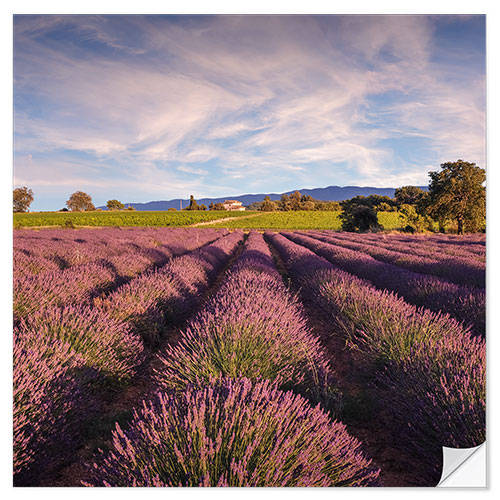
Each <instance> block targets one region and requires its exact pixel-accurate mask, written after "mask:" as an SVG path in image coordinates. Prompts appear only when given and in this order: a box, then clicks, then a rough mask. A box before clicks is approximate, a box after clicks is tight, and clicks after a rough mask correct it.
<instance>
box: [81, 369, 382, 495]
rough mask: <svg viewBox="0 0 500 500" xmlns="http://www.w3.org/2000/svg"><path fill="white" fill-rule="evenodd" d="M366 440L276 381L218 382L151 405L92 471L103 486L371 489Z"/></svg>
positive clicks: (117, 435) (163, 396)
mask: <svg viewBox="0 0 500 500" xmlns="http://www.w3.org/2000/svg"><path fill="white" fill-rule="evenodd" d="M359 448H360V443H359V442H358V441H357V440H356V439H355V438H353V437H351V436H349V434H348V433H347V432H346V429H345V426H344V425H343V424H341V423H338V422H332V421H331V420H330V419H329V418H328V416H327V415H326V414H325V413H324V412H323V411H322V410H321V409H320V408H319V407H316V408H313V407H311V406H310V405H309V404H308V403H307V402H306V400H304V399H303V398H302V397H301V396H298V395H294V394H293V393H292V392H282V391H279V390H277V389H276V388H275V387H274V386H273V385H272V384H271V383H269V382H268V381H265V382H257V383H252V382H251V381H250V380H248V379H236V380H234V379H225V380H224V379H222V380H217V381H212V384H211V385H210V386H207V387H204V388H192V387H189V388H187V389H186V390H185V391H184V392H182V393H178V394H176V395H169V394H168V393H160V394H159V395H158V397H157V399H156V400H154V401H152V402H148V403H144V406H143V408H142V409H141V410H140V411H139V412H135V414H134V419H133V421H132V423H131V424H130V427H129V428H128V429H127V430H125V431H124V430H122V429H121V428H120V426H119V425H118V424H117V426H116V430H115V431H114V433H113V444H112V448H111V450H110V451H109V453H107V454H104V455H103V456H102V458H101V460H100V461H99V463H98V464H94V465H93V467H92V468H91V469H90V475H91V476H92V477H91V479H90V482H89V483H86V484H87V485H95V486H102V485H106V486H131V485H133V486H371V485H376V484H377V477H378V474H379V471H378V470H374V469H373V468H370V460H367V459H366V458H365V457H364V456H363V455H362V453H361V452H360V450H359Z"/></svg>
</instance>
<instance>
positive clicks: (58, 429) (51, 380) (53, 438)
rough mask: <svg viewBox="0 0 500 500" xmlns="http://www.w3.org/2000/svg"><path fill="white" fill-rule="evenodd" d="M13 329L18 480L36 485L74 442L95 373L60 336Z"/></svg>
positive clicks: (75, 441) (15, 460)
mask: <svg viewBox="0 0 500 500" xmlns="http://www.w3.org/2000/svg"><path fill="white" fill-rule="evenodd" d="M33 336H34V338H28V337H27V336H26V335H20V334H19V331H18V330H15V331H14V359H15V364H14V389H13V391H14V392H13V400H14V416H13V420H14V421H13V424H14V484H15V485H19V486H22V485H30V486H33V485H34V484H36V482H37V480H38V479H39V477H40V475H41V474H43V473H47V471H48V470H50V469H51V468H52V467H54V466H55V465H56V464H57V463H58V461H59V460H60V455H61V453H62V452H63V451H64V450H67V449H70V448H71V447H73V446H75V445H76V443H77V442H78V439H79V434H78V430H79V428H80V426H81V425H82V422H83V421H85V419H86V415H88V414H89V409H90V408H91V404H92V395H91V394H90V393H89V387H90V386H91V385H92V383H93V381H94V380H95V374H94V372H93V371H92V370H90V369H88V368H87V367H86V366H85V360H84V358H83V357H82V356H81V355H79V354H77V353H75V352H74V351H73V350H72V348H71V346H70V345H69V344H66V343H64V342H61V341H59V340H47V339H40V338H37V337H36V332H33Z"/></svg>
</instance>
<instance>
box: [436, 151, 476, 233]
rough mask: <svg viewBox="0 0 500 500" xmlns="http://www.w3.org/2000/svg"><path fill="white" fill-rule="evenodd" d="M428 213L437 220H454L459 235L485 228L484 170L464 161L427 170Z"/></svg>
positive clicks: (443, 164)
mask: <svg viewBox="0 0 500 500" xmlns="http://www.w3.org/2000/svg"><path fill="white" fill-rule="evenodd" d="M429 177H430V178H431V182H430V184H429V200H428V213H429V215H431V216H432V217H433V218H435V219H436V220H445V219H453V220H456V222H457V232H458V234H463V233H464V231H470V232H473V231H477V230H479V229H482V228H483V227H484V223H485V217H486V188H485V187H484V186H483V184H484V182H485V180H486V172H485V170H484V169H483V168H481V167H478V166H477V165H476V164H475V163H469V162H466V161H463V160H457V161H456V162H448V163H442V164H441V170H439V171H437V172H429Z"/></svg>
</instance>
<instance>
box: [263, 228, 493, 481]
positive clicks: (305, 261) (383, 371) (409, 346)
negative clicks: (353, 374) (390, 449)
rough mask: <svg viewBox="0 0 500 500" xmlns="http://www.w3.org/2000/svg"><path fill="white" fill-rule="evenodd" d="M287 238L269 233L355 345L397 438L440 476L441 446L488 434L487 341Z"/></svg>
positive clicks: (471, 442) (473, 441)
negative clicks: (408, 302) (486, 423)
mask: <svg viewBox="0 0 500 500" xmlns="http://www.w3.org/2000/svg"><path fill="white" fill-rule="evenodd" d="M286 236H287V237H285V236H283V235H277V234H274V233H267V234H266V237H267V238H268V240H269V241H270V242H271V243H272V244H273V245H274V246H275V247H276V248H277V250H278V251H279V253H280V255H281V257H282V258H283V260H284V262H285V263H286V266H287V269H288V272H289V274H290V276H291V277H292V279H294V280H296V281H297V283H299V284H300V285H301V287H302V293H303V296H304V298H305V299H307V300H309V301H312V302H313V304H314V306H315V307H317V309H318V310H319V311H323V313H324V315H325V318H326V320H327V321H329V322H330V324H331V326H332V330H333V331H334V332H336V334H342V335H343V336H345V338H346V339H347V340H348V341H349V344H350V346H351V347H352V348H353V349H354V352H355V353H356V355H357V356H358V365H357V366H358V369H359V378H360V380H367V381H368V382H367V383H368V384H369V389H370V391H373V393H374V394H375V396H376V400H377V401H378V407H379V409H381V411H383V412H384V414H385V415H389V420H388V422H387V424H388V425H389V426H390V428H391V429H392V432H393V433H394V434H395V435H396V436H397V439H396V440H395V441H396V442H399V443H400V445H401V446H403V447H405V448H406V449H410V450H412V451H413V452H414V453H415V454H416V456H417V457H418V458H419V459H420V460H422V459H423V463H427V464H428V465H429V468H430V469H429V470H430V473H433V474H434V475H435V474H436V473H437V474H438V475H437V477H439V471H440V468H441V446H448V447H452V448H455V447H460V448H462V447H473V446H477V445H479V444H481V443H482V442H483V441H484V439H485V342H484V340H483V339H481V338H478V337H472V336H471V334H470V332H469V331H468V330H467V329H465V328H464V327H463V326H462V325H461V324H459V323H457V322H456V321H455V320H454V319H452V318H450V317H449V316H448V315H444V314H441V313H432V312H430V311H428V310H425V309H417V308H416V307H414V306H412V305H410V304H407V303H406V302H404V300H403V299H401V298H399V297H398V296H396V295H394V294H392V293H390V292H387V291H381V290H377V289H376V288H375V287H373V286H372V285H371V284H370V283H369V282H367V281H364V280H362V279H360V278H358V277H356V276H353V275H352V274H348V273H347V272H345V271H342V270H340V269H338V268H336V267H335V266H333V265H332V264H331V263H330V262H328V261H327V260H325V259H323V258H321V257H320V256H319V255H316V254H315V253H313V252H312V251H311V250H309V249H307V248H305V247H304V246H302V245H299V244H297V243H294V242H293V241H291V236H290V235H286ZM294 239H295V240H296V241H297V242H300V243H304V244H306V245H308V246H311V248H313V249H315V248H321V247H315V246H314V245H313V244H312V243H311V242H310V241H308V240H304V239H301V238H294ZM370 380H372V382H369V381H370Z"/></svg>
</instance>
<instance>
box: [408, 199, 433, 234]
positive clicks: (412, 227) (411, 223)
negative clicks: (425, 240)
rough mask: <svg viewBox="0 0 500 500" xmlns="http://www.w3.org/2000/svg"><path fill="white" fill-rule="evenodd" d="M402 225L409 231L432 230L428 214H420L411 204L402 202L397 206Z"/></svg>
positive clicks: (431, 222) (421, 231) (431, 221)
mask: <svg viewBox="0 0 500 500" xmlns="http://www.w3.org/2000/svg"><path fill="white" fill-rule="evenodd" d="M399 218H400V220H401V225H402V227H403V228H404V229H405V230H406V231H407V232H410V233H423V232H425V231H433V230H434V222H433V220H432V219H431V218H430V217H429V216H428V215H420V214H419V213H418V212H417V210H416V208H415V207H414V206H413V205H407V204H403V205H401V207H400V208H399Z"/></svg>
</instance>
